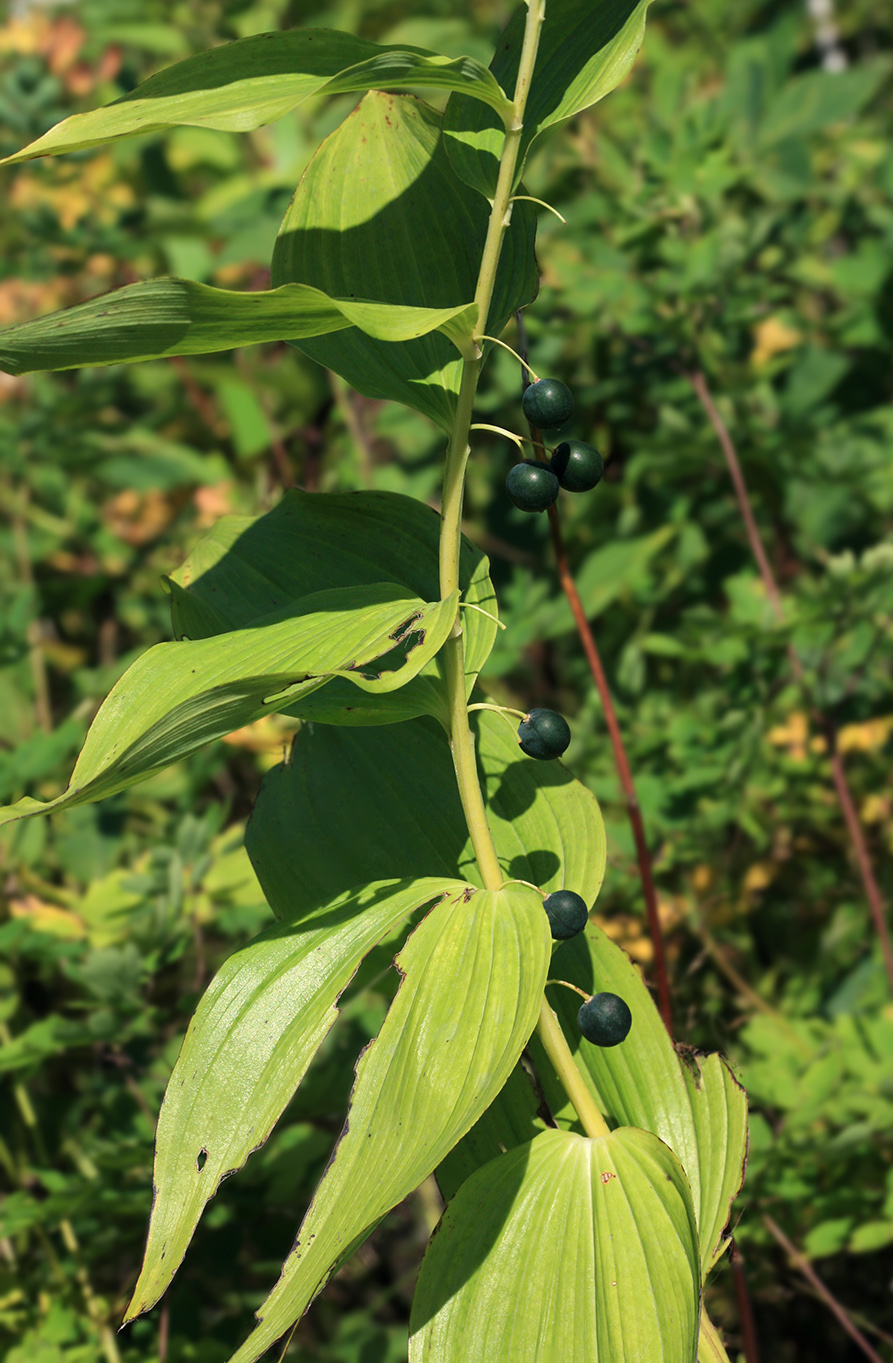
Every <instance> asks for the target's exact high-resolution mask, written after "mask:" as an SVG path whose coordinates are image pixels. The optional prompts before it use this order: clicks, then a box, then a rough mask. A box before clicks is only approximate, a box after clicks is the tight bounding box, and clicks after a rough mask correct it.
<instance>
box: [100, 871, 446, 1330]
mask: <svg viewBox="0 0 893 1363" xmlns="http://www.w3.org/2000/svg"><path fill="white" fill-rule="evenodd" d="M463 888H464V887H463V886H462V885H461V883H458V882H456V881H454V880H438V879H430V880H420V881H415V882H406V881H393V882H389V883H383V882H379V883H377V884H373V885H367V886H364V887H363V889H361V890H356V891H351V892H349V893H348V894H347V895H343V896H341V897H340V898H339V899H337V900H335V901H333V902H332V903H331V904H327V905H325V906H324V908H323V909H321V910H319V911H318V912H317V913H316V914H315V915H314V916H313V917H312V918H308V919H305V920H304V921H303V922H302V923H301V925H300V927H296V926H294V925H292V924H279V925H278V926H276V927H273V928H270V929H268V930H267V931H266V932H263V933H261V934H260V936H259V937H255V939H254V941H253V942H249V944H248V945H247V946H245V947H243V948H242V949H241V951H237V952H236V953H235V954H234V955H233V956H230V958H229V960H228V961H227V962H226V963H225V964H224V965H223V967H222V968H221V970H220V971H219V973H218V974H217V976H216V977H215V979H214V980H213V981H212V983H211V984H210V986H209V987H208V989H207V991H206V992H205V994H204V996H203V998H202V1000H201V1003H200V1004H199V1006H198V1008H197V1010H196V1012H195V1016H194V1017H193V1019H192V1021H191V1023H190V1024H189V1031H188V1032H187V1033H186V1039H185V1040H184V1042H183V1047H182V1050H181V1051H180V1056H179V1059H178V1060H177V1063H176V1065H175V1066H174V1071H173V1074H172V1075H171V1078H170V1082H169V1083H168V1086H167V1093H166V1094H165V1099H164V1103H163V1105H162V1108H161V1114H160V1116H159V1119H158V1132H157V1136H156V1141H155V1200H154V1203H153V1207H152V1220H151V1223H150V1226H149V1239H148V1244H147V1245H146V1253H145V1258H144V1261H143V1269H142V1272H141V1274H140V1278H139V1282H138V1283H137V1285H136V1288H135V1289H134V1293H133V1298H132V1300H131V1302H130V1305H129V1307H128V1308H127V1315H126V1317H125V1319H126V1320H132V1319H133V1318H134V1316H138V1315H140V1314H141V1312H143V1311H147V1310H148V1309H149V1307H150V1306H153V1305H154V1303H155V1302H156V1301H157V1300H158V1298H159V1297H160V1296H161V1294H162V1293H163V1292H164V1291H165V1289H166V1288H167V1286H168V1284H169V1283H170V1281H171V1279H172V1278H173V1276H174V1274H175V1273H176V1271H177V1268H178V1267H179V1265H180V1263H181V1261H182V1259H183V1255H184V1254H185V1252H186V1247H187V1246H188V1244H189V1241H190V1240H191V1239H192V1235H193V1232H194V1230H195V1227H196V1225H197V1224H198V1220H199V1217H200V1216H201V1214H202V1211H203V1210H204V1207H205V1205H206V1203H207V1202H208V1201H209V1200H210V1199H211V1198H212V1197H213V1196H214V1194H215V1193H216V1191H217V1189H218V1187H219V1186H220V1182H221V1180H222V1179H223V1178H225V1177H226V1176H227V1175H228V1174H231V1173H234V1172H235V1171H236V1170H238V1169H241V1167H242V1165H243V1164H244V1163H245V1161H246V1159H247V1158H248V1156H249V1154H251V1152H252V1151H254V1150H257V1149H258V1148H259V1146H261V1145H262V1144H263V1143H264V1141H265V1140H266V1139H267V1136H268V1135H269V1134H270V1131H271V1130H272V1128H273V1126H274V1124H275V1123H276V1121H277V1120H278V1119H279V1117H280V1115H281V1113H282V1111H283V1109H284V1108H285V1106H286V1104H287V1103H288V1102H289V1100H290V1099H291V1097H292V1095H293V1093H294V1091H295V1089H296V1088H297V1087H298V1085H299V1084H300V1082H301V1080H302V1079H303V1077H304V1074H305V1073H306V1070H307V1067H308V1065H309V1064H310V1061H311V1060H312V1059H313V1056H314V1055H315V1054H316V1051H317V1050H318V1048H319V1046H320V1045H321V1043H322V1041H323V1038H324V1037H325V1036H326V1034H327V1033H328V1031H329V1029H330V1028H331V1027H332V1025H333V1024H334V1022H335V1020H336V1018H337V1016H338V1008H337V999H338V996H339V994H340V993H341V992H342V990H343V989H344V988H345V986H346V985H347V984H348V983H349V982H350V980H351V978H352V976H353V974H354V972H355V971H356V969H357V967H358V966H359V964H360V962H361V961H362V960H363V958H364V956H365V955H366V954H367V953H368V952H369V951H370V950H371V949H372V947H374V946H375V945H376V944H377V943H378V942H379V941H380V940H381V939H382V938H383V937H384V936H385V935H386V934H387V933H388V932H389V931H390V930H391V929H392V928H394V927H395V926H397V925H398V924H399V923H400V922H401V921H402V920H403V919H405V918H406V917H407V915H408V914H410V913H412V912H413V911H414V910H415V909H418V908H419V907H421V905H423V904H425V903H428V902H429V901H431V900H432V899H436V898H437V896H438V895H442V894H448V893H457V892H458V893H461V891H462V889H463ZM200 1156H203V1157H204V1163H203V1166H202V1167H201V1168H199V1157H200Z"/></svg>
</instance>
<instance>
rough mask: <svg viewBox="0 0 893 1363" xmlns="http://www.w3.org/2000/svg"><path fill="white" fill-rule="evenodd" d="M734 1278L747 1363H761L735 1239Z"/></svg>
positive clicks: (743, 1273) (745, 1276) (744, 1272)
mask: <svg viewBox="0 0 893 1363" xmlns="http://www.w3.org/2000/svg"><path fill="white" fill-rule="evenodd" d="M731 1260H732V1277H733V1279H734V1282H735V1299H736V1301H737V1303H738V1321H739V1323H740V1325H741V1342H742V1344H743V1345H744V1358H745V1363H760V1350H759V1347H758V1345H757V1331H756V1326H755V1325H754V1319H753V1308H752V1307H751V1304H750V1292H749V1290H748V1286H747V1273H746V1271H745V1268H744V1259H743V1258H742V1256H741V1252H740V1250H739V1249H738V1246H737V1244H736V1243H735V1241H734V1239H733V1240H732V1247H731Z"/></svg>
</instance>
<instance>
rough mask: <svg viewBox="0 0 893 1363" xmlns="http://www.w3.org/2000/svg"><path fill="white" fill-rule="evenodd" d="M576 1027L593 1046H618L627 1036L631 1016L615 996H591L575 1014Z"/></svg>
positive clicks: (620, 999)
mask: <svg viewBox="0 0 893 1363" xmlns="http://www.w3.org/2000/svg"><path fill="white" fill-rule="evenodd" d="M577 1025H578V1027H579V1028H580V1031H581V1032H582V1033H583V1035H584V1036H585V1038H586V1040H587V1041H591V1042H592V1044H593V1046H619V1045H620V1043H621V1041H625V1040H626V1038H627V1037H628V1036H629V1029H630V1027H632V1025H633V1015H632V1013H631V1012H630V1011H629V1008H628V1007H627V1005H626V1004H625V1003H624V1002H623V999H622V998H620V997H619V995H617V994H593V996H592V998H591V999H587V1000H586V1002H585V1003H584V1004H583V1006H582V1007H581V1009H580V1011H579V1013H578V1014H577Z"/></svg>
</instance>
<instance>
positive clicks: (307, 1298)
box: [232, 885, 550, 1363]
mask: <svg viewBox="0 0 893 1363" xmlns="http://www.w3.org/2000/svg"><path fill="white" fill-rule="evenodd" d="M549 955H550V937H549V931H548V927H547V924H546V918H545V915H544V913H543V910H542V905H541V902H540V899H539V896H538V895H536V894H534V892H533V891H532V890H528V889H526V888H525V887H523V886H517V885H513V886H509V887H507V888H506V889H504V890H500V891H498V892H496V893H493V892H490V891H486V890H478V891H476V892H474V893H468V892H466V893H465V894H460V895H457V896H455V897H453V898H449V899H446V900H445V901H443V902H442V903H440V904H438V905H436V906H435V907H434V908H433V909H432V910H431V911H430V913H429V914H428V916H427V917H426V918H425V919H424V921H423V922H422V923H421V925H420V926H419V927H418V928H417V929H416V930H415V932H414V933H413V934H412V936H411V937H410V938H409V941H408V942H407V944H406V946H405V947H404V949H403V951H402V952H401V953H400V955H399V956H398V957H397V965H398V967H399V969H400V972H401V974H402V976H403V980H402V983H401V986H400V989H399V992H398V994H397V997H396V998H395V1000H394V1002H393V1004H392V1005H391V1008H390V1011H389V1013H388V1015H387V1017H386V1019H385V1021H384V1023H383V1025H382V1028H381V1032H380V1033H379V1035H378V1037H377V1038H376V1040H375V1041H373V1042H372V1044H371V1045H370V1046H369V1047H368V1048H367V1050H366V1051H364V1052H363V1055H362V1056H361V1057H360V1061H359V1064H358V1066H357V1077H356V1083H355V1085H354V1091H353V1095H352V1098H351V1105H350V1111H349V1113H348V1117H347V1121H346V1122H345V1125H344V1130H343V1132H342V1134H341V1139H340V1141H339V1144H338V1146H337V1148H336V1150H335V1154H334V1156H333V1158H332V1160H331V1162H330V1164H329V1166H328V1169H327V1170H326V1173H325V1175H324V1177H323V1180H322V1182H321V1183H320V1185H319V1187H318V1189H317V1191H316V1193H315V1195H314V1198H313V1201H312V1202H311V1204H310V1209H309V1211H308V1212H307V1215H306V1217H305V1218H304V1221H303V1224H302V1226H301V1229H300V1231H299V1232H298V1239H297V1241H296V1242H295V1247H294V1249H293V1250H292V1253H291V1254H290V1255H289V1257H288V1259H287V1260H286V1262H285V1265H284V1267H283V1271H282V1276H281V1278H280V1279H279V1282H278V1283H277V1284H276V1286H275V1287H274V1289H273V1291H272V1292H271V1293H270V1295H269V1297H268V1298H267V1300H266V1301H265V1302H264V1303H263V1305H262V1306H261V1307H260V1309H259V1311H258V1325H257V1327H256V1329H255V1330H254V1332H253V1334H252V1335H251V1336H250V1338H249V1339H248V1340H247V1341H246V1343H245V1344H243V1346H242V1347H241V1348H240V1349H239V1350H238V1351H237V1352H236V1354H235V1355H234V1356H233V1359H232V1363H251V1361H252V1360H254V1359H257V1358H258V1357H259V1356H260V1355H261V1354H262V1353H263V1352H264V1350H265V1349H267V1348H268V1347H269V1346H270V1345H271V1344H272V1343H273V1341H274V1340H276V1339H278V1338H279V1336H280V1335H281V1334H282V1333H283V1332H284V1331H285V1330H287V1329H288V1328H289V1326H290V1325H291V1324H292V1323H293V1322H294V1321H295V1320H297V1319H298V1317H299V1316H300V1315H301V1314H302V1312H303V1311H305V1310H306V1308H307V1306H308V1305H309V1304H310V1302H311V1301H312V1300H313V1298H314V1297H315V1296H316V1295H317V1293H318V1292H320V1291H321V1290H322V1288H323V1287H324V1285H325V1283H326V1282H327V1280H328V1278H329V1277H330V1275H331V1273H332V1271H333V1269H334V1268H335V1267H336V1266H337V1264H338V1263H339V1262H343V1261H344V1259H345V1258H346V1257H347V1255H348V1254H349V1253H350V1251H351V1250H352V1248H353V1247H354V1246H355V1245H356V1244H357V1243H358V1241H359V1240H360V1239H362V1238H363V1237H365V1235H366V1234H367V1233H368V1231H369V1229H370V1228H371V1227H372V1226H374V1225H375V1224H376V1222H378V1221H379V1220H380V1219H381V1217H382V1216H384V1215H385V1213H386V1212H388V1211H389V1210H390V1209H391V1208H392V1207H394V1206H395V1205H396V1204H397V1203H398V1202H399V1201H401V1200H402V1199H403V1198H404V1197H406V1196H407V1194H408V1193H410V1192H412V1190H413V1189H414V1188H416V1187H418V1185H419V1183H421V1181H422V1180H423V1179H424V1178H425V1176H426V1175H427V1174H429V1173H430V1172H431V1170H432V1169H433V1168H434V1167H435V1166H436V1165H437V1164H438V1163H439V1162H440V1160H442V1159H443V1157H444V1156H445V1155H446V1153H447V1151H449V1150H450V1149H451V1148H452V1147H453V1146H454V1145H455V1144H456V1142H457V1141H458V1140H459V1139H460V1138H461V1137H462V1136H463V1135H464V1134H465V1132H466V1131H468V1129H469V1128H470V1127H471V1126H472V1125H473V1123H474V1122H475V1121H476V1120H477V1118H478V1117H479V1116H480V1115H481V1113H482V1112H483V1111H484V1110H485V1109H486V1108H487V1107H488V1105H489V1104H490V1103H491V1102H492V1100H493V1099H494V1098H495V1097H496V1095H497V1093H498V1092H499V1091H500V1089H501V1088H502V1086H503V1084H504V1083H505V1081H506V1080H507V1079H508V1077H509V1075H510V1073H511V1071H512V1069H513V1068H514V1066H515V1064H516V1062H517V1060H518V1057H519V1056H520V1054H521V1050H522V1048H523V1047H524V1045H525V1043H526V1041H527V1039H528V1037H529V1036H530V1033H531V1032H532V1030H533V1028H534V1026H535V1024H536V1019H537V1016H538V1013H539V1006H540V1000H541V997H542V989H543V985H544V984H545V980H546V971H547V969H548V964H549Z"/></svg>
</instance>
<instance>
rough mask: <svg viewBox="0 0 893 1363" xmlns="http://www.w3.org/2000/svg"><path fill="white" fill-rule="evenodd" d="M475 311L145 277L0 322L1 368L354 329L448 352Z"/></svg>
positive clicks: (190, 351)
mask: <svg viewBox="0 0 893 1363" xmlns="http://www.w3.org/2000/svg"><path fill="white" fill-rule="evenodd" d="M469 296H470V295H469ZM476 317H477V308H476V306H475V305H474V304H473V303H472V304H468V303H466V304H463V305H460V306H457V307H451V308H412V307H397V306H389V305H385V304H382V303H368V302H364V301H362V300H361V299H358V298H347V299H335V298H327V297H326V295H325V294H324V293H321V292H320V291H319V289H315V288H311V287H310V286H309V285H306V284H285V285H283V286H282V287H281V288H278V289H270V290H267V291H262V292H258V293H240V292H235V291H233V290H230V289H216V288H213V287H212V286H211V285H210V284H197V283H195V282H194V281H193V280H191V279H149V280H146V281H145V282H144V283H142V284H128V285H127V286H126V287H125V288H123V289H116V290H115V291H114V292H113V293H106V294H102V295H101V296H100V297H99V298H92V299H91V300H90V301H89V302H88V303H78V304H77V305H76V306H75V307H73V308H64V309H62V311H60V312H51V313H48V314H47V315H46V316H45V317H38V318H36V319H35V320H34V321H33V322H22V323H20V324H19V325H18V326H14V327H4V328H2V329H0V369H2V370H5V371H6V373H8V374H30V373H33V372H34V371H35V370H39V369H83V368H84V367H85V366H86V365H103V364H129V363H132V362H133V361H135V360H150V359H157V358H159V357H160V356H164V355H196V354H206V353H208V352H210V351H215V350H232V349H233V347H234V346H242V345H254V344H255V343H256V342H259V341H281V340H283V339H284V338H285V337H289V338H294V337H296V336H319V335H321V334H322V333H325V332H331V331H341V330H343V329H344V328H354V327H357V328H360V330H361V332H363V333H368V334H369V335H370V336H375V337H377V338H378V339H379V340H380V341H385V342H389V343H391V342H395V341H407V340H412V339H414V338H417V337H421V336H425V335H426V334H427V333H428V332H431V331H440V332H443V333H444V339H443V342H442V343H443V345H444V346H446V348H447V349H448V350H449V351H450V353H454V352H453V346H456V347H458V348H459V350H460V351H467V350H468V347H469V345H470V337H471V331H472V328H473V326H474V322H475V319H476ZM447 336H448V337H449V338H450V340H449V341H447V340H446V337H447ZM416 343H418V342H416Z"/></svg>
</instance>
